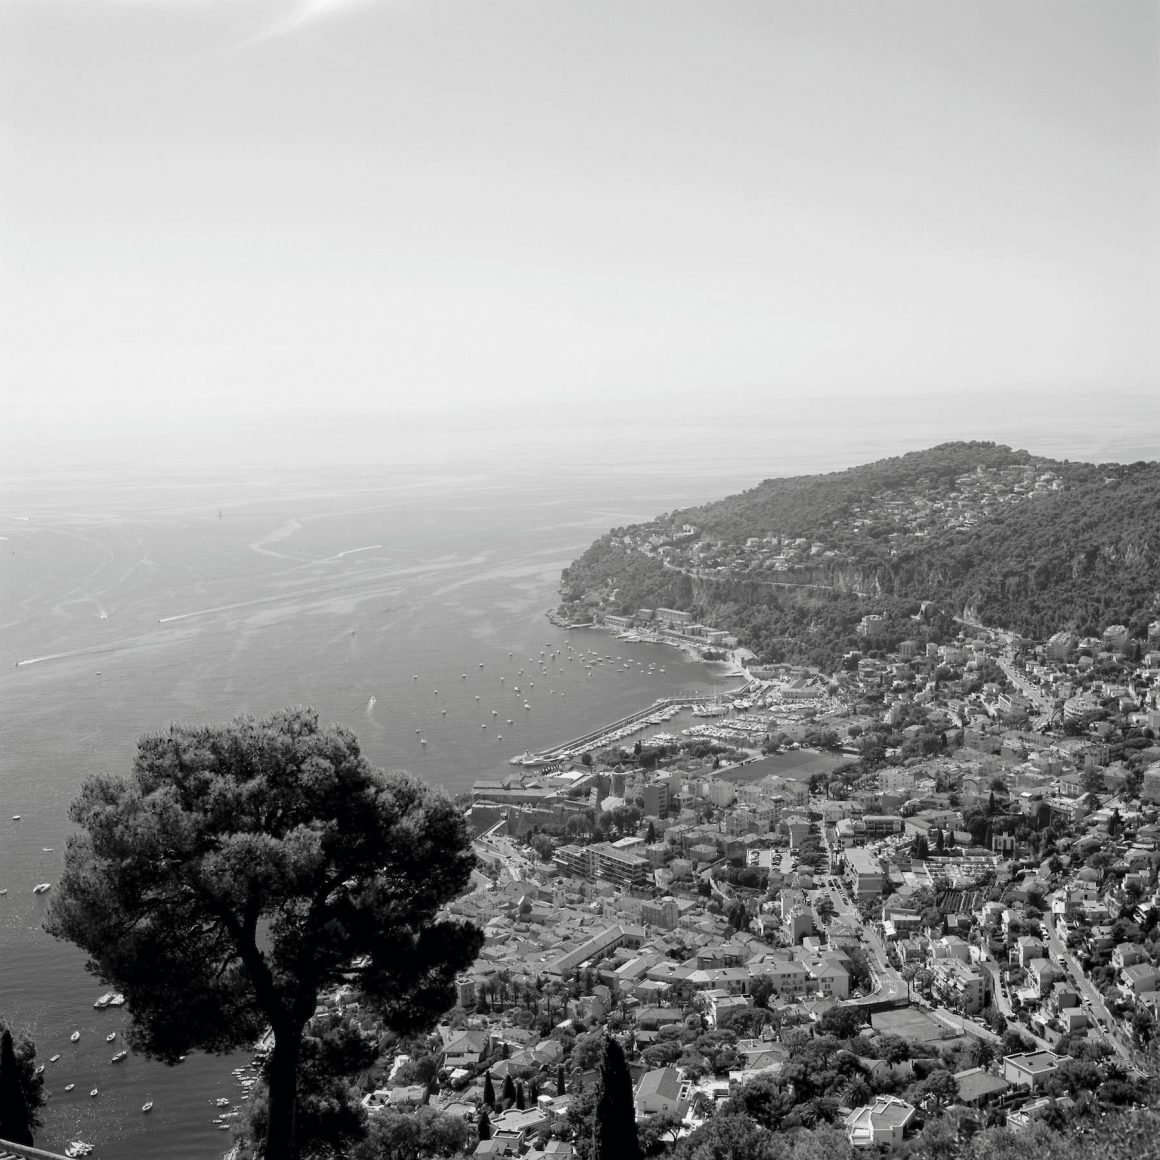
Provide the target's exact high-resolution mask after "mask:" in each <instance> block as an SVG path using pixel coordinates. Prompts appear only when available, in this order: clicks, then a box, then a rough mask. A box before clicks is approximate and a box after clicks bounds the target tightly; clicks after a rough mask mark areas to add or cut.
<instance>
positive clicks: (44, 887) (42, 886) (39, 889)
mask: <svg viewBox="0 0 1160 1160" xmlns="http://www.w3.org/2000/svg"><path fill="white" fill-rule="evenodd" d="M51 889H52V883H51V882H41V883H39V884H38V885H36V886H34V887H33V888H32V893H33V894H47V893H48V892H49V891H50V890H51Z"/></svg>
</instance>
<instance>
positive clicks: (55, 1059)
mask: <svg viewBox="0 0 1160 1160" xmlns="http://www.w3.org/2000/svg"><path fill="white" fill-rule="evenodd" d="M58 1059H60V1055H59V1054H57V1055H53V1056H50V1057H49V1060H48V1062H49V1063H56V1061H57V1060H58Z"/></svg>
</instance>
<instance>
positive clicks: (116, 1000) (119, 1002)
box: [109, 991, 125, 1007]
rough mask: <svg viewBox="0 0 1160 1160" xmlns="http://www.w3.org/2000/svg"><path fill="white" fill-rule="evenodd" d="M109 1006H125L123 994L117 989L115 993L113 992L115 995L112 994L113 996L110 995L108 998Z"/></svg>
mask: <svg viewBox="0 0 1160 1160" xmlns="http://www.w3.org/2000/svg"><path fill="white" fill-rule="evenodd" d="M109 1006H110V1007H124V1006H125V996H124V995H122V994H121V992H120V991H118V992H117V993H116V994H115V995H114V996H113V997H112V998H111V999H110V1000H109Z"/></svg>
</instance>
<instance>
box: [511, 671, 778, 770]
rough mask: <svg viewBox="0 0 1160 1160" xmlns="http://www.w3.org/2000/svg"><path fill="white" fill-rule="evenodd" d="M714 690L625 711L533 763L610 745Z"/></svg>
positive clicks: (708, 698)
mask: <svg viewBox="0 0 1160 1160" xmlns="http://www.w3.org/2000/svg"><path fill="white" fill-rule="evenodd" d="M758 683H759V682H756V681H747V682H746V683H745V684H744V685H742V686H741V687H740V688H738V689H733V690H730V692H729V694H728V695H729V696H730V697H743V696H745V695H746V694H747V693H749V692H751V691H752V690H753V688H755V687H756V686H757V685H758ZM715 696H717V694H715V693H694V694H692V695H690V696H685V697H661V698H660V699H659V700H657V701H654V702H653V703H652V704H651V705H649V706H647V707H646V708H644V709H638V710H637V711H636V712H634V713H628V714H626V715H625V716H624V717H620V718H618V719H617V720H616V721H613V722H612V723H611V724H609V725H603V726H601V727H600V728H599V729H593V730H592V731H591V732H590V733H584V734H582V735H581V736H579V737H573V738H572V739H571V740H570V741H563V742H561V743H560V744H559V745H553V746H551V747H550V748H548V749H542V750H540V751H539V752H538V753H535V754H532V755H531V756H532V757H533V759H534V762H535V764H537V765H545V766H546V765H553V764H555V763H557V762H563V761H567V760H568V759H569V758H571V757H576V756H578V755H579V754H581V753H584V752H585V751H586V750H590V749H593V748H596V747H597V746H601V745H611V744H613V743H614V742H616V741H619V740H620V739H621V738H622V737H626V736H628V735H629V734H631V733H636V732H639V731H640V730H641V729H643V728H645V726H647V725H650V724H654V723H656V724H659V723H660V722H659V721H654V719H656V718H658V717H660V718H661V719H667V718H669V717H673V716H675V715H676V714H677V713H679V712H680V711H681V710H682V709H692V708H696V707H698V706H702V705H707V704H711V703H712V702H713V700H714V697H715ZM512 764H515V765H520V764H531V763H530V762H527V761H526V758H525V759H521V758H519V757H516V758H512Z"/></svg>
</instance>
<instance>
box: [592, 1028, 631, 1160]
mask: <svg viewBox="0 0 1160 1160" xmlns="http://www.w3.org/2000/svg"><path fill="white" fill-rule="evenodd" d="M593 1126H594V1128H595V1140H594V1144H595V1148H594V1150H593V1153H592V1158H593V1160H640V1144H639V1142H638V1141H637V1137H636V1110H635V1108H634V1107H633V1098H632V1079H631V1077H630V1076H629V1074H628V1064H627V1063H625V1060H624V1052H623V1051H622V1050H621V1047H620V1044H619V1043H617V1042H616V1040H615V1039H613V1038H612V1036H611V1035H609V1036H608V1037H607V1038H606V1039H605V1040H604V1058H603V1059H602V1060H601V1062H600V1092H599V1094H598V1096H597V1098H596V1114H595V1123H594V1125H593Z"/></svg>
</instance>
